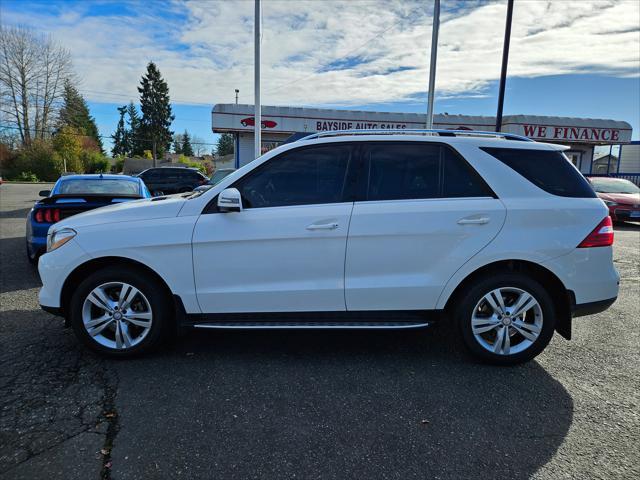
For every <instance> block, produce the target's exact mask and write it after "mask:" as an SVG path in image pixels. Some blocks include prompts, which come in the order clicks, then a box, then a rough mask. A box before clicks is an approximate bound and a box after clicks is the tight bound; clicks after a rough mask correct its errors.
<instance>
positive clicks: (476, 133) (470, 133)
mask: <svg viewBox="0 0 640 480" xmlns="http://www.w3.org/2000/svg"><path fill="white" fill-rule="evenodd" d="M351 135H438V136H440V137H492V138H502V139H504V140H518V141H521V142H533V140H531V139H530V138H528V137H523V136H522V135H515V134H513V133H503V132H485V131H481V130H434V129H432V130H426V129H424V130H423V129H410V128H403V129H383V130H382V129H378V130H376V129H370V130H335V131H332V132H318V133H312V134H311V135H307V136H306V137H303V138H301V139H299V140H297V141H298V142H302V141H305V140H313V139H315V138H326V137H342V136H351Z"/></svg>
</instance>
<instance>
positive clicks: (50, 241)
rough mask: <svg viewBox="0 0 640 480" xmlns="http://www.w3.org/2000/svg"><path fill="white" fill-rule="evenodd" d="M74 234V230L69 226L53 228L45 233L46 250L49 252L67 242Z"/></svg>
mask: <svg viewBox="0 0 640 480" xmlns="http://www.w3.org/2000/svg"><path fill="white" fill-rule="evenodd" d="M75 236H76V231H75V230H73V229H71V228H61V229H60V230H54V231H52V232H51V233H50V234H49V235H47V252H51V251H53V250H55V249H57V248H60V247H61V246H62V245H64V244H65V243H67V242H68V241H69V240H71V239H72V238H73V237H75Z"/></svg>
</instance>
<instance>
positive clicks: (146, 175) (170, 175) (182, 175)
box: [138, 167, 209, 195]
mask: <svg viewBox="0 0 640 480" xmlns="http://www.w3.org/2000/svg"><path fill="white" fill-rule="evenodd" d="M138 176H139V177H140V178H142V180H143V181H144V183H145V185H146V186H147V188H148V189H149V191H151V193H152V194H154V195H158V194H160V193H163V194H171V193H182V192H190V191H192V190H193V189H194V188H196V187H197V186H199V185H203V184H205V183H207V182H208V181H209V179H208V178H207V177H205V176H204V175H203V174H202V173H200V172H199V171H198V170H196V169H194V168H184V167H158V168H149V169H147V170H145V171H144V172H142V173H140V174H139V175H138Z"/></svg>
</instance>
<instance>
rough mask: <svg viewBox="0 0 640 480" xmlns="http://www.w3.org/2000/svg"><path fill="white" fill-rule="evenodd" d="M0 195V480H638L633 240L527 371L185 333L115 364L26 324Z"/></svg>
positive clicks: (27, 303)
mask: <svg viewBox="0 0 640 480" xmlns="http://www.w3.org/2000/svg"><path fill="white" fill-rule="evenodd" d="M42 188H44V187H42V186H40V185H35V186H34V185H6V184H5V185H2V186H1V187H0V207H1V208H0V477H1V478H3V479H19V478H25V479H39V478H46V479H58V478H60V479H65V480H68V479H76V478H77V479H92V478H94V479H100V478H102V479H108V478H111V479H155V478H157V479H162V478H181V477H182V478H189V479H196V478H224V479H231V478H242V479H244V478H260V479H265V478H278V479H280V478H294V477H297V478H322V479H326V478H362V477H367V478H376V479H377V478H389V479H407V478H442V479H449V478H450V479H460V478H505V479H506V478H509V479H514V478H515V479H525V478H536V479H557V478H566V479H572V478H576V479H577V478H580V479H582V478H602V479H610V478H616V479H618V478H638V477H640V469H639V467H638V461H637V452H638V451H639V450H640V418H639V417H640V415H639V414H638V412H640V408H639V407H640V405H639V404H640V388H639V387H640V379H639V375H638V374H639V373H640V368H639V367H640V355H638V354H639V353H640V348H639V347H640V328H639V326H638V318H640V271H639V269H640V226H638V225H630V224H627V225H625V226H622V227H616V244H615V258H616V266H617V268H618V269H619V271H620V272H621V275H622V285H621V292H620V297H619V299H618V301H617V302H616V303H615V304H614V305H613V307H612V308H611V309H610V310H608V311H607V312H603V313H601V314H598V315H594V316H590V317H583V318H579V319H576V320H575V321H574V339H573V340H572V341H571V342H567V341H565V340H563V339H562V338H560V337H558V336H555V337H554V339H553V341H552V343H551V344H550V345H549V347H548V349H547V350H546V351H545V352H544V353H543V354H542V355H540V356H539V357H538V359H537V360H535V361H533V362H530V363H529V364H526V365H523V366H519V367H515V368H496V367H490V366H485V365H478V364H475V363H474V362H473V361H472V360H471V359H470V358H469V357H467V355H466V354H465V353H464V352H463V351H461V349H460V347H459V344H458V343H457V342H456V338H455V336H456V333H455V331H452V330H451V329H449V328H446V327H444V326H443V327H439V328H436V329H433V330H429V331H413V332H331V331H320V332H309V331H298V332H295V331H278V332H192V333H189V334H186V335H185V336H183V337H182V338H179V339H177V341H176V342H175V343H173V344H172V345H170V346H168V347H167V348H166V349H165V350H163V351H161V352H159V353H157V354H154V355H148V356H146V357H143V358H138V359H135V360H128V361H110V360H105V359H102V358H100V357H97V356H95V355H94V354H92V353H90V352H87V351H85V350H83V349H82V348H81V347H80V345H79V344H78V342H76V340H75V338H74V337H73V334H72V332H71V331H70V330H69V329H67V328H64V326H63V322H62V320H61V319H58V318H56V317H53V316H51V315H49V314H47V313H45V312H43V311H41V310H40V309H39V308H38V303H37V290H38V287H39V279H38V276H37V273H36V271H35V269H33V268H32V267H30V266H29V264H28V263H27V261H26V257H25V254H24V219H25V217H26V214H27V212H28V209H29V208H30V207H31V205H32V204H33V201H34V200H35V199H36V194H37V191H38V190H40V189H42Z"/></svg>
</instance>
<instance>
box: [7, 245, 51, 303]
mask: <svg viewBox="0 0 640 480" xmlns="http://www.w3.org/2000/svg"><path fill="white" fill-rule="evenodd" d="M0 265H2V268H0V293H6V292H14V291H17V290H24V289H30V288H39V287H40V286H42V283H41V282H40V277H39V276H38V269H37V268H36V266H35V265H31V264H30V263H29V261H28V260H27V252H26V246H25V238H24V237H11V238H0Z"/></svg>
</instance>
